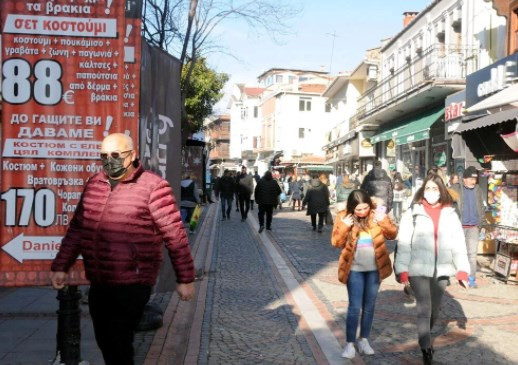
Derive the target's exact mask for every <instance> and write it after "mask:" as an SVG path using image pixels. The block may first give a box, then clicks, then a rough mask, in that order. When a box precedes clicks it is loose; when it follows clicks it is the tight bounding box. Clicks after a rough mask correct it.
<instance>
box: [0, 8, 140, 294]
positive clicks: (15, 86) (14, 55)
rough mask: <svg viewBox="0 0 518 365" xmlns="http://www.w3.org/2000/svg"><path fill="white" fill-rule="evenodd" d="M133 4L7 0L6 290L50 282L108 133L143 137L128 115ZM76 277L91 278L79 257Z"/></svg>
mask: <svg viewBox="0 0 518 365" xmlns="http://www.w3.org/2000/svg"><path fill="white" fill-rule="evenodd" d="M125 6H126V3H125V1H124V0H32V1H31V0H18V1H16V0H2V1H1V5H0V12H1V18H0V20H1V31H2V51H1V52H2V53H1V54H2V66H1V67H2V72H1V75H2V79H1V81H2V89H1V91H2V146H1V151H2V154H1V158H2V180H1V199H0V219H1V220H2V226H1V236H0V237H1V238H0V240H1V242H0V245H1V247H0V286H24V285H48V284H49V280H48V275H49V270H50V264H51V261H52V259H53V258H54V257H55V255H56V253H57V251H58V249H59V245H60V242H61V238H62V237H63V235H64V234H65V232H66V229H67V226H68V223H69V222H70V220H71V218H72V216H73V213H74V211H75V208H76V206H77V204H78V202H79V200H80V198H81V193H82V191H83V188H84V185H85V184H86V181H87V179H88V177H89V176H91V175H93V174H94V173H96V172H98V171H100V170H101V168H102V167H101V165H100V162H99V150H100V144H101V141H102V139H103V138H104V136H106V135H107V134H108V133H113V132H126V133H128V134H130V135H131V136H133V137H134V138H135V140H138V139H137V137H138V136H137V131H138V123H137V121H136V120H137V119H135V120H126V119H125V118H124V114H123V102H124V92H125V91H124V88H125V87H124V85H125V84H126V82H125V81H124V80H123V79H125V77H127V76H125V67H124V66H125V64H124V61H125V58H126V56H125V47H127V43H128V41H129V38H128V37H126V32H127V29H126V20H125V9H126V8H125ZM136 33H140V32H136ZM125 38H128V41H125ZM136 54H137V52H134V55H136ZM130 77H131V76H130ZM136 77H137V76H136ZM136 87H138V83H137V84H136ZM70 278H71V283H72V284H80V283H85V282H86V281H85V278H84V272H83V270H82V265H81V261H80V260H79V261H78V263H77V264H76V265H75V266H74V268H73V270H72V271H71V272H70Z"/></svg>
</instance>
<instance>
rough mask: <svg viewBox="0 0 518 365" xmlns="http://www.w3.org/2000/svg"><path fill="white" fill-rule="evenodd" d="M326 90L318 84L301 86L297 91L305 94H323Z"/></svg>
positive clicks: (324, 86)
mask: <svg viewBox="0 0 518 365" xmlns="http://www.w3.org/2000/svg"><path fill="white" fill-rule="evenodd" d="M325 89H326V85H320V84H301V85H299V90H300V91H302V92H305V93H319V94H321V93H323V92H324V90H325Z"/></svg>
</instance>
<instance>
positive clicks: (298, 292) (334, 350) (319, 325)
mask: <svg viewBox="0 0 518 365" xmlns="http://www.w3.org/2000/svg"><path fill="white" fill-rule="evenodd" d="M249 222H250V224H251V225H252V227H253V228H254V229H256V230H257V229H258V228H259V224H258V223H257V221H256V220H255V217H254V219H253V220H249ZM259 238H260V240H261V242H262V244H263V246H264V248H265V249H266V251H267V252H268V255H269V256H270V258H271V260H272V262H273V264H274V265H275V267H276V269H277V271H278V272H279V275H280V277H281V278H282V280H283V281H284V284H285V285H286V287H287V288H288V290H289V294H290V295H291V296H292V298H293V300H294V301H295V303H296V305H297V307H298V308H299V311H300V313H301V315H302V317H303V318H304V320H305V321H306V323H307V324H308V326H309V328H310V329H311V332H312V333H313V335H314V336H315V339H316V340H317V342H318V344H319V346H320V349H321V350H322V352H323V354H324V356H325V357H326V359H327V361H328V362H329V364H330V365H335V364H340V365H343V364H344V359H343V358H341V357H340V353H341V352H342V349H341V346H340V344H339V343H338V340H337V339H336V337H335V336H334V335H333V333H332V332H331V330H330V329H329V327H328V326H327V323H326V321H325V319H324V318H323V317H322V315H321V314H320V312H319V311H318V309H317V307H316V306H315V304H314V303H313V302H312V301H311V299H310V298H309V297H308V295H307V294H306V293H305V291H304V289H302V287H301V286H300V284H299V282H298V281H297V279H296V278H295V276H294V275H293V273H292V272H291V270H290V269H289V267H288V265H287V264H286V261H284V259H283V258H282V256H281V254H280V253H279V251H278V250H277V249H276V248H275V246H274V245H273V243H272V242H271V240H270V238H269V237H268V234H260V235H259Z"/></svg>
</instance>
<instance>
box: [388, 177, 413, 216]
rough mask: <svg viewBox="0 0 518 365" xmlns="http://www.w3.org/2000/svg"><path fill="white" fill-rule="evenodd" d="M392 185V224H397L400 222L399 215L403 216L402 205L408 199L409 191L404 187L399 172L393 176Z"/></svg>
mask: <svg viewBox="0 0 518 365" xmlns="http://www.w3.org/2000/svg"><path fill="white" fill-rule="evenodd" d="M392 185H393V187H394V199H393V202H392V216H393V217H394V222H396V223H399V221H400V220H401V214H403V203H404V202H405V201H406V200H407V199H408V198H409V197H410V195H409V192H410V191H409V190H408V189H407V187H406V186H405V183H404V182H403V178H402V177H401V173H399V172H396V173H395V174H394V179H393V182H392Z"/></svg>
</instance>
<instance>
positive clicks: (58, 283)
mask: <svg viewBox="0 0 518 365" xmlns="http://www.w3.org/2000/svg"><path fill="white" fill-rule="evenodd" d="M67 276H68V274H67V273H66V272H63V271H56V272H51V273H50V280H51V281H52V286H53V287H54V289H58V290H59V289H63V287H64V286H65V282H66V281H67Z"/></svg>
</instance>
